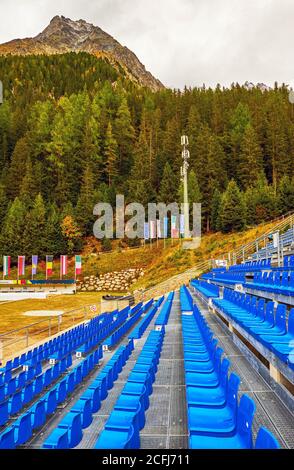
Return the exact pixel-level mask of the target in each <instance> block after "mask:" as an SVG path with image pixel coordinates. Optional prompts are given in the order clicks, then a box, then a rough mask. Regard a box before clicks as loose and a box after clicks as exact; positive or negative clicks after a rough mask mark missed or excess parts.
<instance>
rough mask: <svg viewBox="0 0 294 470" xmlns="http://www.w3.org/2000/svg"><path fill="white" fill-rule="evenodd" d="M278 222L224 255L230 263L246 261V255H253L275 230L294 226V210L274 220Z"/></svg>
mask: <svg viewBox="0 0 294 470" xmlns="http://www.w3.org/2000/svg"><path fill="white" fill-rule="evenodd" d="M275 221H276V222H277V223H276V224H275V225H274V226H273V227H271V228H270V229H269V230H267V231H265V232H264V233H263V234H262V235H260V236H259V237H257V238H255V240H253V241H252V242H249V243H246V244H245V245H243V246H241V247H240V248H238V250H235V251H233V252H230V253H227V254H226V255H224V257H225V258H226V259H227V260H228V262H229V264H236V263H237V262H238V260H241V261H244V260H245V258H246V257H248V256H250V255H252V254H253V253H255V252H256V250H257V249H258V248H259V245H260V244H261V243H264V244H266V243H267V242H268V241H269V240H268V239H269V236H270V235H272V234H273V233H275V232H278V231H280V232H281V231H282V230H284V229H285V228H286V227H287V226H290V227H293V226H294V212H290V213H289V214H286V215H283V216H281V217H279V218H277V219H274V221H272V222H275Z"/></svg>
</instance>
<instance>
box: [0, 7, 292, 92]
mask: <svg viewBox="0 0 294 470" xmlns="http://www.w3.org/2000/svg"><path fill="white" fill-rule="evenodd" d="M55 15H64V16H66V17H69V18H71V19H74V20H78V19H85V20H86V21H89V22H91V23H93V24H95V25H97V26H100V27H101V28H102V29H104V30H105V31H106V32H108V33H109V34H111V35H112V36H114V37H115V38H116V39H117V40H118V41H119V42H120V43H121V44H123V45H125V46H127V47H128V48H129V49H131V50H132V51H133V52H135V53H136V55H137V56H138V57H139V59H140V60H141V62H143V63H144V65H145V66H146V68H147V69H148V70H150V72H152V73H153V75H155V76H156V77H157V78H159V79H160V80H161V81H162V82H163V83H164V84H165V85H166V86H170V87H176V88H183V87H184V85H188V86H201V85H202V84H203V83H205V84H207V85H210V86H215V85H216V84H217V83H220V84H221V85H225V86H228V85H230V84H231V83H232V82H236V81H238V82H239V83H244V82H245V81H246V80H249V81H252V82H254V83H257V82H264V83H266V84H268V85H272V84H273V83H274V81H275V80H277V81H278V82H279V83H281V82H285V83H288V84H291V85H292V86H293V85H294V54H293V51H294V47H293V46H294V1H293V0H0V18H1V26H0V42H1V43H2V42H6V41H9V40H11V39H15V38H23V37H31V36H35V35H37V34H38V33H39V32H40V31H41V30H43V29H44V28H45V26H47V24H48V23H49V21H50V19H51V18H52V17H53V16H55Z"/></svg>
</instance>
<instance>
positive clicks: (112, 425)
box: [105, 410, 140, 449]
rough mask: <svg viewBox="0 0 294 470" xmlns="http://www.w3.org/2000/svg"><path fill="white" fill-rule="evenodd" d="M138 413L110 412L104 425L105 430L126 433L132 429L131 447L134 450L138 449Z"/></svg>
mask: <svg viewBox="0 0 294 470" xmlns="http://www.w3.org/2000/svg"><path fill="white" fill-rule="evenodd" d="M139 413H140V410H138V411H135V412H134V411H116V410H114V411H112V413H111V414H110V416H109V418H108V420H107V421H106V423H105V430H108V431H127V430H129V429H130V428H133V430H134V431H133V445H134V448H135V449H138V448H139V447H140V434H139V431H140V420H139Z"/></svg>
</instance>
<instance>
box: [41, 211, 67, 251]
mask: <svg viewBox="0 0 294 470" xmlns="http://www.w3.org/2000/svg"><path fill="white" fill-rule="evenodd" d="M45 233H46V237H45V244H46V253H50V254H52V255H54V256H57V255H62V254H66V253H67V242H66V240H65V238H64V237H63V234H62V230H61V217H60V215H59V213H58V209H57V207H56V205H55V204H51V205H50V206H49V208H48V212H47V220H46V226H45Z"/></svg>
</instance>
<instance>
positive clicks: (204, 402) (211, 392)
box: [187, 358, 240, 407]
mask: <svg viewBox="0 0 294 470" xmlns="http://www.w3.org/2000/svg"><path fill="white" fill-rule="evenodd" d="M229 367H230V362H229V361H228V359H226V358H224V359H223V361H222V365H221V369H220V379H219V385H218V386H217V387H214V388H204V387H187V403H188V405H192V406H209V407H222V406H224V405H225V402H226V399H227V386H228V370H229ZM233 380H235V375H233V374H231V376H230V381H233ZM238 380H240V379H239V378H238Z"/></svg>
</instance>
